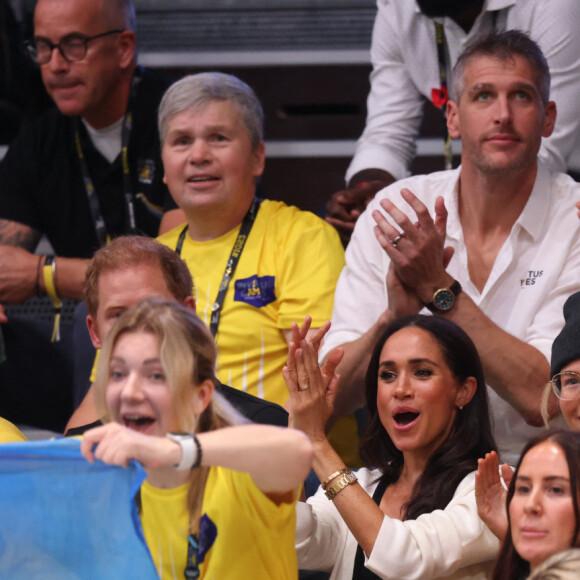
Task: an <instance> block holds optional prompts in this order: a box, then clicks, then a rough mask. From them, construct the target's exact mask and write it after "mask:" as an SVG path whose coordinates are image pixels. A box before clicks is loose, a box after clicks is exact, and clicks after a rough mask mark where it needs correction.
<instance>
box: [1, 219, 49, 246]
mask: <svg viewBox="0 0 580 580" xmlns="http://www.w3.org/2000/svg"><path fill="white" fill-rule="evenodd" d="M39 240H40V232H38V231H36V230H34V229H32V228H31V227H29V226H27V225H24V224H21V223H18V222H13V221H10V220H4V219H0V245H2V246H13V247H15V248H22V249H24V250H27V251H28V252H34V250H35V248H36V246H37V244H38V241H39Z"/></svg>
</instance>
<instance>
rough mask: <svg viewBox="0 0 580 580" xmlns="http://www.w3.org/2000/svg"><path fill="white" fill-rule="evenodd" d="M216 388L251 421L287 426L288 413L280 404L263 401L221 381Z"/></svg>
mask: <svg viewBox="0 0 580 580" xmlns="http://www.w3.org/2000/svg"><path fill="white" fill-rule="evenodd" d="M217 390H218V392H219V393H220V394H221V395H223V396H224V397H225V398H226V399H227V401H228V402H229V403H230V404H232V405H233V406H234V407H235V408H236V409H237V410H238V411H239V412H240V413H242V415H244V417H246V418H247V419H249V420H250V421H252V422H253V423H261V424H264V425H277V426H279V427H287V426H288V413H287V412H286V410H284V409H283V408H282V407H281V406H280V405H277V404H276V403H272V402H270V401H265V400H264V399H260V398H259V397H255V396H254V395H250V394H249V393H246V392H244V391H240V390H239V389H234V388H233V387H230V386H228V385H224V384H223V383H218V385H217Z"/></svg>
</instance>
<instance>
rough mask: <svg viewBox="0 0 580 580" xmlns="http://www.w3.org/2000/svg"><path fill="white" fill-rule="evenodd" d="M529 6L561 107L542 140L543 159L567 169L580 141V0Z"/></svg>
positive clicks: (553, 95) (554, 97) (533, 32)
mask: <svg viewBox="0 0 580 580" xmlns="http://www.w3.org/2000/svg"><path fill="white" fill-rule="evenodd" d="M533 4H534V6H533V7H530V8H529V9H528V10H529V13H531V15H530V23H529V27H530V30H529V33H530V36H531V37H532V38H533V39H534V40H535V41H536V42H537V43H538V44H539V45H540V47H541V49H542V52H543V53H544V56H545V57H546V60H547V61H548V65H549V67H550V73H551V77H552V81H551V91H550V99H551V100H552V101H555V103H556V107H557V110H558V116H557V119H556V127H555V129H554V132H553V133H552V136H551V137H550V138H549V139H543V140H542V148H541V149H540V159H542V160H544V161H546V163H548V165H549V166H550V167H551V168H552V169H553V170H554V171H566V168H567V161H568V158H569V157H570V153H571V151H572V149H573V148H574V145H575V144H576V143H580V99H579V98H578V94H579V93H580V34H578V30H577V28H576V27H577V25H578V24H580V2H578V0H558V1H552V2H546V0H538V1H536V2H533Z"/></svg>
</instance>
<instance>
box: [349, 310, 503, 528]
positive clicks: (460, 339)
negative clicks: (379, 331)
mask: <svg viewBox="0 0 580 580" xmlns="http://www.w3.org/2000/svg"><path fill="white" fill-rule="evenodd" d="M408 327H414V328H420V329H422V330H424V331H426V332H428V333H429V334H430V335H431V336H432V337H433V338H434V339H435V340H436V341H437V343H438V344H439V347H440V348H441V352H442V354H443V358H444V359H445V362H446V363H447V366H448V367H449V370H450V371H451V374H452V375H453V377H454V378H455V380H456V381H457V382H458V383H463V382H465V381H466V380H467V378H469V377H474V378H475V379H476V381H477V389H476V391H475V394H474V396H473V398H472V399H471V401H470V402H469V403H467V405H465V407H464V408H463V410H461V411H459V412H458V413H457V415H456V417H455V421H454V422H453V425H452V428H451V431H450V433H449V436H448V437H447V439H446V440H445V441H444V442H443V443H442V444H441V445H440V446H439V447H438V448H437V449H436V450H435V451H434V452H433V454H432V455H431V457H430V458H429V461H428V462H427V465H426V466H425V471H423V474H422V475H421V477H420V478H419V479H418V480H417V482H416V483H415V486H414V488H413V492H412V494H411V499H410V500H409V502H408V503H407V504H406V505H405V506H404V512H405V513H404V517H403V519H404V520H414V519H417V518H418V517H419V516H420V515H421V514H425V513H430V512H432V511H433V510H436V509H444V508H445V507H446V506H447V504H448V503H449V502H450V501H451V499H452V497H453V494H454V493H455V490H456V489H457V486H458V485H459V483H460V482H461V480H462V479H463V478H464V477H465V476H466V475H467V474H468V473H470V472H471V471H474V470H476V469H477V460H478V459H479V458H480V457H483V456H484V455H485V454H486V453H488V452H490V451H492V450H496V445H495V441H494V440H493V435H492V432H491V421H490V417H489V405H488V400H487V388H486V386H485V380H484V378H483V369H482V366H481V361H480V359H479V355H478V354H477V350H476V348H475V345H474V344H473V342H472V341H471V339H470V338H469V336H467V334H466V333H465V332H464V331H463V330H462V329H461V328H459V326H457V325H456V324H455V323H453V322H451V321H449V320H446V319H445V318H441V317H438V316H423V315H420V314H416V315H413V316H407V317H405V318H401V319H399V320H397V321H395V322H394V323H393V324H391V325H390V326H389V327H388V328H387V329H386V330H385V332H384V333H383V335H382V336H381V337H380V339H379V340H378V342H377V344H376V345H375V348H374V351H373V354H372V357H371V361H370V363H369V368H368V370H367V374H366V393H365V394H366V403H367V407H368V411H369V422H368V425H367V429H366V432H365V434H364V435H363V437H362V438H361V443H360V455H361V458H362V459H363V461H364V462H365V464H366V465H367V466H368V467H377V468H379V469H380V470H381V472H382V476H381V479H386V482H387V485H389V484H391V483H395V482H396V481H397V480H398V479H399V477H400V475H401V471H402V469H403V454H402V452H401V451H400V450H399V449H397V447H396V446H395V444H394V443H393V441H392V439H391V438H390V437H389V434H388V433H387V430H386V429H385V427H384V426H383V424H382V423H381V419H380V417H379V413H378V409H377V389H378V376H379V365H380V357H381V351H382V350H383V346H384V344H385V342H387V340H388V339H389V338H390V337H391V336H393V334H395V333H396V332H398V331H399V330H401V329H403V328H408Z"/></svg>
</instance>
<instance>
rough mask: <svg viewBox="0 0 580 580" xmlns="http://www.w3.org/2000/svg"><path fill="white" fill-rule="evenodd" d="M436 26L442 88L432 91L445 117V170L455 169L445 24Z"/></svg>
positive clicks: (435, 102) (432, 96) (433, 97)
mask: <svg viewBox="0 0 580 580" xmlns="http://www.w3.org/2000/svg"><path fill="white" fill-rule="evenodd" d="M434 24H435V42H436V44H437V62H438V63H439V82H440V83H441V86H440V87H439V88H438V89H433V90H432V91H431V99H432V101H433V104H434V105H435V106H436V107H438V108H439V110H440V111H441V114H442V115H443V156H444V158H445V169H452V167H453V147H452V145H451V136H450V135H449V131H448V130H447V115H446V106H447V101H448V100H449V91H448V89H447V69H446V67H445V32H444V31H443V24H441V23H440V22H434Z"/></svg>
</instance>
